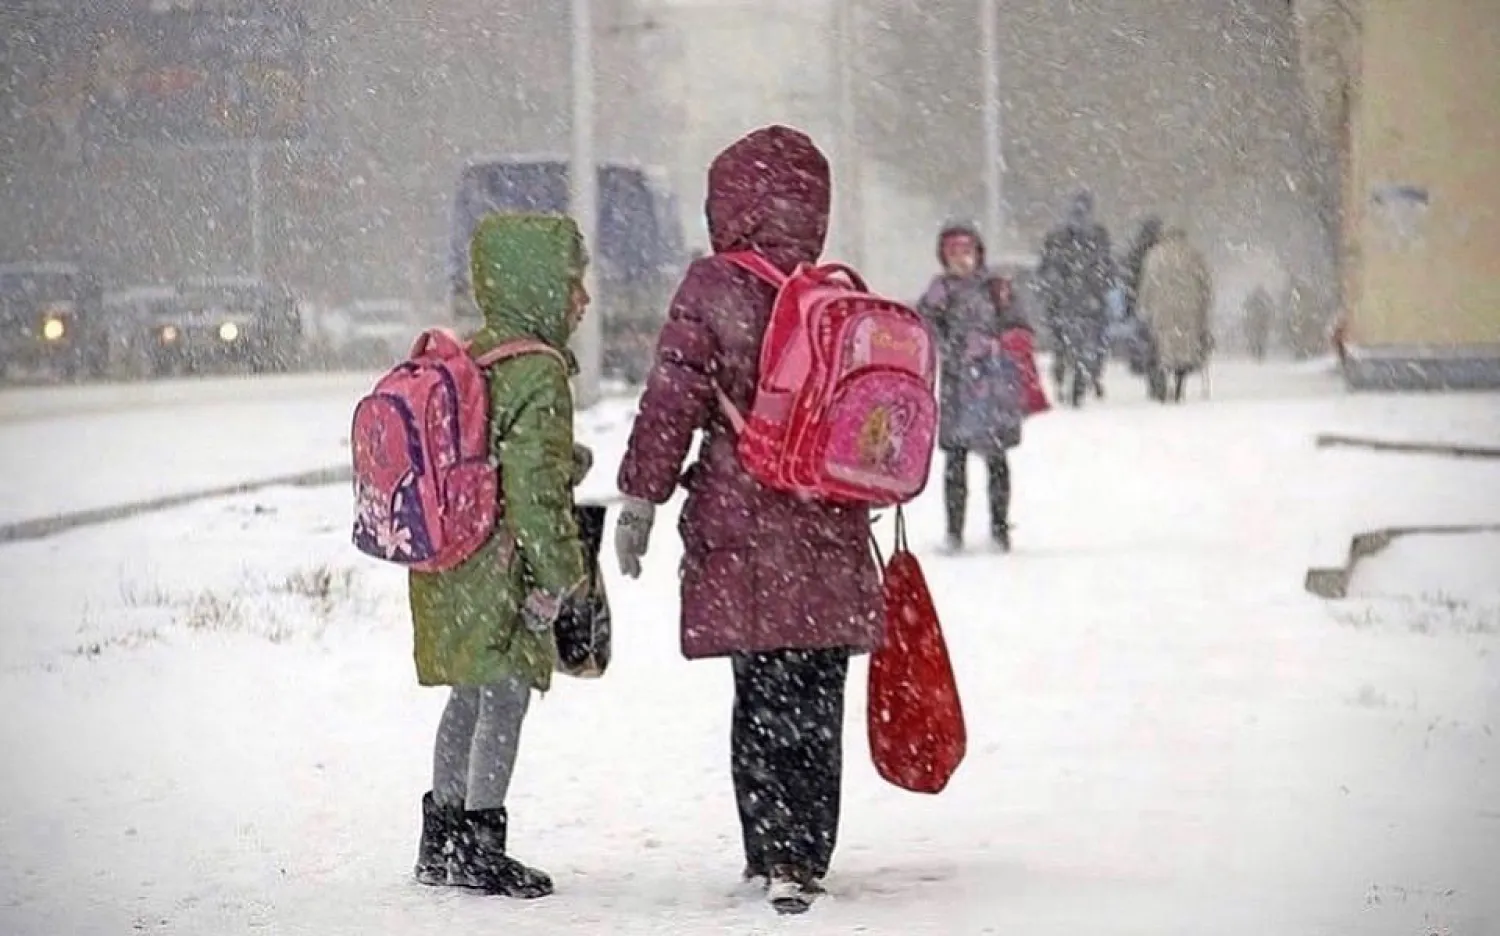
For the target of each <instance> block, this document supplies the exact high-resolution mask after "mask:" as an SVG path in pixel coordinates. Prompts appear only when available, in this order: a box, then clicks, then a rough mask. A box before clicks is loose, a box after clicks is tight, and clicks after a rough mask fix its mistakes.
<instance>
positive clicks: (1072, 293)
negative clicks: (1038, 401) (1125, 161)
mask: <svg viewBox="0 0 1500 936" xmlns="http://www.w3.org/2000/svg"><path fill="white" fill-rule="evenodd" d="M1037 272H1038V274H1039V275H1038V277H1037V278H1038V281H1039V282H1040V284H1041V288H1042V294H1043V297H1044V302H1045V308H1046V316H1047V327H1048V329H1049V330H1050V331H1051V332H1052V342H1053V352H1052V353H1053V358H1052V381H1053V384H1054V385H1055V387H1056V390H1057V394H1058V396H1059V397H1060V398H1066V399H1067V400H1068V401H1069V402H1071V403H1072V404H1073V405H1074V406H1075V407H1076V406H1082V405H1083V399H1084V395H1085V394H1086V393H1087V391H1088V390H1089V388H1092V389H1093V391H1094V394H1095V395H1096V396H1101V397H1102V396H1104V383H1103V375H1104V364H1105V360H1106V357H1107V355H1106V354H1105V347H1104V333H1105V326H1106V325H1107V324H1108V318H1109V316H1108V304H1107V298H1108V293H1109V287H1110V284H1111V283H1112V282H1113V281H1114V256H1113V254H1111V253H1110V246H1109V232H1108V231H1107V230H1105V228H1104V225H1102V224H1100V223H1099V222H1098V221H1096V220H1095V219H1094V197H1093V195H1092V194H1090V193H1089V192H1088V191H1087V190H1080V191H1079V192H1077V193H1076V194H1074V195H1073V197H1072V199H1071V200H1070V202H1069V203H1068V212H1067V217H1066V219H1065V220H1064V221H1063V223H1062V224H1061V225H1059V226H1058V227H1056V228H1054V229H1053V230H1052V231H1051V232H1050V233H1048V235H1047V238H1046V240H1045V241H1044V242H1043V245H1042V258H1041V264H1040V265H1039V267H1038V270H1037ZM1068 378H1072V384H1071V386H1068V385H1067V380H1068Z"/></svg>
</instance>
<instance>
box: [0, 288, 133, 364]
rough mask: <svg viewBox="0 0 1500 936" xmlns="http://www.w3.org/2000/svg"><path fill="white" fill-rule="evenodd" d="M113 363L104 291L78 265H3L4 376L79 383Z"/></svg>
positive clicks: (0, 354)
mask: <svg viewBox="0 0 1500 936" xmlns="http://www.w3.org/2000/svg"><path fill="white" fill-rule="evenodd" d="M108 359H109V335H108V331H107V329H106V327H105V322H104V289H103V287H102V286H101V285H100V280H99V277H98V276H97V275H95V273H94V272H93V271H91V270H89V269H88V268H87V267H84V266H81V265H79V264H76V263H9V264H3V265H0V372H3V373H4V374H5V375H6V376H7V377H11V378H16V377H26V376H42V377H51V378H63V379H67V380H77V379H81V378H97V377H100V376H103V374H104V369H105V365H106V363H107V362H108Z"/></svg>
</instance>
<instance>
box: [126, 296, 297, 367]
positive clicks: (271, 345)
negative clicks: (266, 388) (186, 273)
mask: <svg viewBox="0 0 1500 936" xmlns="http://www.w3.org/2000/svg"><path fill="white" fill-rule="evenodd" d="M177 293H178V301H177V302H176V303H173V304H172V305H171V306H170V307H168V308H166V309H164V310H163V312H164V314H163V315H162V316H160V317H158V318H157V320H156V322H155V325H154V328H153V335H152V337H153V345H152V372H153V373H155V374H159V375H160V374H201V373H217V372H223V371H232V370H248V371H250V372H252V373H257V374H259V373H271V372H284V371H287V370H291V369H292V368H293V367H294V366H296V365H297V364H298V363H299V362H300V360H301V357H302V318H301V315H300V314H299V310H298V307H297V302H296V299H295V298H294V297H293V296H292V294H291V292H289V291H288V290H286V289H285V288H284V287H281V286H279V285H276V284H274V283H268V282H265V281H264V280H259V279H256V278H254V277H244V276H224V277H208V278H205V279H196V280H189V281H187V282H184V283H182V284H180V285H179V286H178V287H177Z"/></svg>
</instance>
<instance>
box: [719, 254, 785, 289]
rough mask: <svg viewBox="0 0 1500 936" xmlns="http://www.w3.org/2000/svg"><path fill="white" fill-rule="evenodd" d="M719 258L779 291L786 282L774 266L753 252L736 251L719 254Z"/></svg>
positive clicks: (783, 274) (761, 255) (783, 275)
mask: <svg viewBox="0 0 1500 936" xmlns="http://www.w3.org/2000/svg"><path fill="white" fill-rule="evenodd" d="M719 256H720V257H723V258H724V259H725V260H728V261H729V262H730V263H732V264H734V265H735V266H737V267H739V268H740V269H742V270H744V271H746V272H747V273H751V274H754V275H755V276H756V277H758V278H759V279H762V280H765V281H766V282H767V283H770V284H771V285H772V286H775V287H776V288H777V289H780V288H781V286H782V284H783V283H785V282H786V281H787V275H786V274H785V273H783V272H781V270H779V269H777V267H776V264H774V263H772V262H771V261H769V260H767V259H766V258H765V256H764V255H763V254H760V253H757V252H756V251H754V250H737V251H735V252H733V253H725V254H719Z"/></svg>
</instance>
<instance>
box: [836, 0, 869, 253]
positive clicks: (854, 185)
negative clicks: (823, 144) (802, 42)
mask: <svg viewBox="0 0 1500 936" xmlns="http://www.w3.org/2000/svg"><path fill="white" fill-rule="evenodd" d="M854 2H855V0H834V24H833V28H834V49H835V53H834V54H835V55H836V56H837V58H838V76H837V83H838V109H839V110H838V144H837V151H836V155H837V158H838V162H839V166H838V170H837V172H836V174H835V176H834V179H835V183H836V184H835V186H834V191H835V192H836V193H838V199H837V200H838V201H839V202H840V203H842V206H843V209H844V210H843V218H842V221H843V224H842V227H843V232H844V236H843V238H842V240H843V242H844V256H843V257H841V258H839V259H841V260H843V261H844V262H846V263H848V264H849V265H850V266H852V267H854V268H855V269H856V270H860V269H863V268H864V259H865V256H864V255H865V218H864V181H863V178H862V173H861V172H860V165H859V163H860V159H859V123H858V121H857V119H856V117H857V115H856V107H855V103H854V101H855V80H856V77H857V76H856V75H855V73H854V48H855V44H856V41H857V39H858V36H857V35H856V33H857V32H858V30H857V27H856V20H855V10H854Z"/></svg>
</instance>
